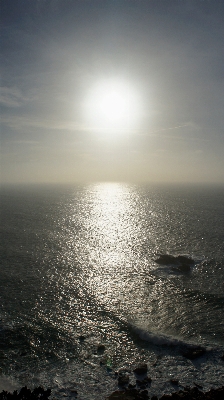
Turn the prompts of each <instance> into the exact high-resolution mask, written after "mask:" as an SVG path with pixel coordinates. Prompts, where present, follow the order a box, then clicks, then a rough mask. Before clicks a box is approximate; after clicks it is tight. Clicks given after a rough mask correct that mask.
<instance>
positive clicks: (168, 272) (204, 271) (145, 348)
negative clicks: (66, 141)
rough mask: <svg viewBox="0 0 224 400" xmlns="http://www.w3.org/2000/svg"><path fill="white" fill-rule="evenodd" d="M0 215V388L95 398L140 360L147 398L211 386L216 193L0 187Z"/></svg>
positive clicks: (216, 298)
mask: <svg viewBox="0 0 224 400" xmlns="http://www.w3.org/2000/svg"><path fill="white" fill-rule="evenodd" d="M0 208H1V228H0V229H1V266H0V390H2V389H8V388H9V387H11V388H20V387H21V386H22V385H27V386H28V387H30V388H32V387H34V386H38V385H40V384H41V385H42V386H44V387H45V388H47V387H51V388H52V389H53V394H54V395H55V396H57V397H64V396H67V397H68V398H72V397H73V398H74V396H76V391H77V393H78V399H80V400H88V399H89V400H90V399H91V400H92V399H95V400H96V399H104V398H105V397H106V395H109V394H110V393H111V392H112V391H113V390H115V389H116V388H117V379H115V376H114V371H116V370H118V369H119V368H122V367H124V368H127V369H128V368H130V369H133V366H135V365H136V364H137V363H138V362H140V361H144V362H147V365H148V375H149V376H150V377H151V378H152V383H151V387H150V388H149V394H150V395H157V396H160V395H162V394H163V393H169V392H171V391H173V390H174V388H173V386H172V384H171V383H170V379H171V378H175V379H178V381H179V385H180V387H181V385H182V386H186V385H189V386H192V385H194V384H195V383H196V384H198V385H200V386H202V387H203V389H204V390H207V389H208V388H211V387H217V386H221V385H222V384H223V382H224V361H223V360H222V359H221V356H222V354H223V353H224V187H215V186H213V187H212V186H211V187H205V186H198V187H197V186H194V187H190V186H179V187H178V186H171V187H169V186H160V187H159V186H158V187H156V186H135V185H129V184H115V183H114V184H109V183H108V184H103V183H102V184H92V185H86V186H73V187H72V186H53V185H52V186H38V185H36V186H23V187H22V186H20V187H19V186H18V187H16V186H14V187H6V186H5V187H4V186H3V187H2V188H1V202H0ZM159 254H170V255H174V256H177V255H186V256H188V257H191V258H193V259H194V261H195V263H194V265H193V266H191V269H190V271H186V272H181V271H179V270H178V269H176V268H174V267H173V266H166V265H160V264H158V263H156V260H157V259H158V257H159ZM188 344H197V345H202V346H205V347H206V349H207V352H206V353H205V355H204V356H202V357H200V358H198V359H196V360H193V361H191V360H189V359H187V358H185V357H183V355H182V353H181V349H183V348H184V347H185V346H187V345H188ZM133 379H134V377H133ZM133 382H134V381H133ZM10 385H11V386H10Z"/></svg>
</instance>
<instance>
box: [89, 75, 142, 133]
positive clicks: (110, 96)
mask: <svg viewBox="0 0 224 400" xmlns="http://www.w3.org/2000/svg"><path fill="white" fill-rule="evenodd" d="M138 114H139V99H138V96H137V93H136V91H135V90H134V88H133V87H132V86H131V85H130V84H129V83H128V82H125V81H121V80H117V79H110V80H108V79H107V80H103V81H99V82H97V83H96V84H95V85H94V86H93V87H92V88H91V89H90V92H89V94H88V96H87V99H86V102H85V118H86V120H87V121H88V123H89V124H90V126H91V127H92V128H93V129H98V130H104V131H113V132H115V131H119V132H122V131H123V130H128V129H131V128H133V127H134V124H135V122H136V120H137V116H138Z"/></svg>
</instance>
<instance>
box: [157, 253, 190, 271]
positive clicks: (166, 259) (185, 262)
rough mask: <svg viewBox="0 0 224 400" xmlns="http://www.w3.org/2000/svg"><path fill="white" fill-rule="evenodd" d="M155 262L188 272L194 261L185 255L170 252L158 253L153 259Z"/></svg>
mask: <svg viewBox="0 0 224 400" xmlns="http://www.w3.org/2000/svg"><path fill="white" fill-rule="evenodd" d="M155 262H156V263H157V264H160V265H167V266H172V267H173V268H174V269H175V270H178V271H180V272H189V271H190V269H191V266H192V265H194V264H195V261H194V260H193V259H192V258H190V257H186V256H176V257H175V256H172V255H170V254H160V256H159V258H157V259H156V260H155Z"/></svg>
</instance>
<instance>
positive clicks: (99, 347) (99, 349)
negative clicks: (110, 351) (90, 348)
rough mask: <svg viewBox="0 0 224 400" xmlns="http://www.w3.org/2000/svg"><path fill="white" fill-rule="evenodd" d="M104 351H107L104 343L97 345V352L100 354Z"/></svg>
mask: <svg viewBox="0 0 224 400" xmlns="http://www.w3.org/2000/svg"><path fill="white" fill-rule="evenodd" d="M104 351H105V346H104V344H99V345H98V346H97V353H98V354H103V353H104Z"/></svg>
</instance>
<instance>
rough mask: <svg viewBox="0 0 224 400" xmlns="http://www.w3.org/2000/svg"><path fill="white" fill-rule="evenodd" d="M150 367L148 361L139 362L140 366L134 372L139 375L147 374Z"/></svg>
mask: <svg viewBox="0 0 224 400" xmlns="http://www.w3.org/2000/svg"><path fill="white" fill-rule="evenodd" d="M147 371H148V367H147V364H146V363H141V364H138V366H137V367H136V368H135V369H134V373H135V374H137V375H141V374H147Z"/></svg>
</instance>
